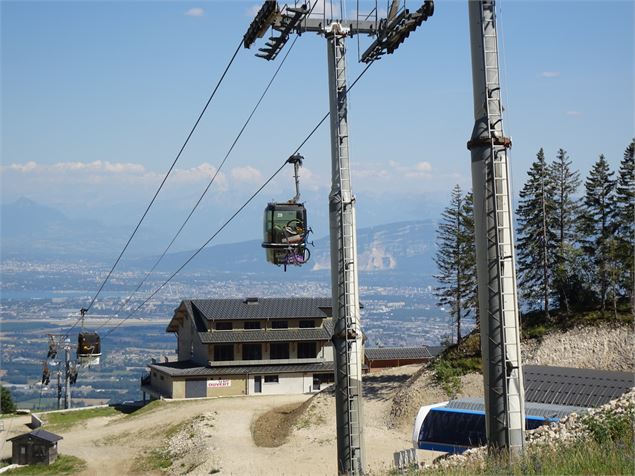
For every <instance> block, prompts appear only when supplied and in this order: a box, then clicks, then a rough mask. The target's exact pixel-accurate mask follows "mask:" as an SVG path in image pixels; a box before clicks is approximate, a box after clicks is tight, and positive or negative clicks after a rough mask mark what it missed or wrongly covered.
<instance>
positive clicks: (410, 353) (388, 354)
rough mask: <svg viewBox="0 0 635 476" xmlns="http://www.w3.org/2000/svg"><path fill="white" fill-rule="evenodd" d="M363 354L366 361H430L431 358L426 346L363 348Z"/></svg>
mask: <svg viewBox="0 0 635 476" xmlns="http://www.w3.org/2000/svg"><path fill="white" fill-rule="evenodd" d="M364 354H365V355H366V358H367V359H368V360H399V359H401V360H409V359H430V358H431V357H432V355H431V354H430V351H429V350H428V348H427V347H426V346H423V347H377V348H365V349H364Z"/></svg>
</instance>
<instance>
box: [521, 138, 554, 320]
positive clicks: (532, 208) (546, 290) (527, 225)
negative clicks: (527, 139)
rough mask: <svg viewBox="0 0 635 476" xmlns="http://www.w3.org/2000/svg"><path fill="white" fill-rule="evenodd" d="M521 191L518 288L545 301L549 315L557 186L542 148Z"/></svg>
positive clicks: (531, 298)
mask: <svg viewBox="0 0 635 476" xmlns="http://www.w3.org/2000/svg"><path fill="white" fill-rule="evenodd" d="M528 175H529V178H528V179H527V182H525V185H524V186H523V188H522V190H521V191H520V193H519V195H520V202H519V205H518V209H517V211H516V214H517V217H518V244H517V250H518V251H517V256H518V258H517V260H518V273H519V287H520V288H521V292H522V295H523V297H524V298H525V299H527V300H528V301H542V307H543V311H544V313H545V316H546V317H549V298H550V297H551V295H552V293H553V291H552V282H553V270H552V264H553V260H554V258H553V256H554V246H555V244H556V236H555V234H554V232H553V215H554V208H555V204H554V200H553V194H554V186H553V183H552V180H551V176H550V174H549V170H548V167H547V164H546V162H545V153H544V151H543V149H542V148H541V149H540V150H539V151H538V154H536V160H535V161H534V163H533V164H532V165H531V169H530V170H529V172H528Z"/></svg>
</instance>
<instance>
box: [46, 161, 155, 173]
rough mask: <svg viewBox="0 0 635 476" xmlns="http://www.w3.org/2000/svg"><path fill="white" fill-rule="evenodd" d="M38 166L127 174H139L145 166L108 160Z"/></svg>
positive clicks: (63, 169) (61, 169)
mask: <svg viewBox="0 0 635 476" xmlns="http://www.w3.org/2000/svg"><path fill="white" fill-rule="evenodd" d="M38 168H41V169H43V171H47V170H49V171H50V170H51V169H52V170H59V171H81V170H86V171H91V172H107V173H112V174H127V173H136V174H141V173H143V172H145V167H144V166H143V165H141V164H132V163H121V162H115V163H113V162H108V161H104V162H102V161H101V160H95V161H94V162H58V163H56V164H54V165H52V166H50V167H48V166H45V165H42V166H38Z"/></svg>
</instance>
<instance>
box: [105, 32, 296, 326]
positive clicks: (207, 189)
mask: <svg viewBox="0 0 635 476" xmlns="http://www.w3.org/2000/svg"><path fill="white" fill-rule="evenodd" d="M297 39H298V36H296V37H295V38H294V39H293V42H292V43H291V45H290V46H289V48H288V49H287V52H286V54H285V55H284V57H283V58H282V61H281V62H280V64H279V65H278V67H277V68H276V70H275V72H274V74H273V76H272V77H271V79H270V80H269V83H268V84H267V86H266V87H265V89H264V91H263V92H262V94H261V95H260V99H258V102H256V105H255V106H254V108H253V109H252V111H251V114H249V117H248V118H247V120H246V121H245V123H244V124H243V126H242V128H241V129H240V131H239V132H238V135H237V136H236V138H235V139H234V141H233V142H232V144H231V146H230V147H229V149H228V150H227V153H226V154H225V157H224V158H223V160H222V161H221V163H220V165H219V166H218V167H217V169H216V171H215V172H214V175H213V176H212V178H211V180H210V181H209V183H208V184H207V187H205V190H203V193H202V194H201V196H200V197H199V199H198V201H197V202H196V203H195V204H194V207H193V208H192V210H191V211H190V213H189V215H188V216H187V218H186V219H185V221H184V222H183V224H182V225H181V227H180V228H179V229H178V231H177V232H176V234H175V235H174V237H173V238H172V241H170V243H169V244H168V246H167V247H166V248H165V250H164V251H163V253H162V254H161V256H159V258H158V259H157V260H156V261H155V262H154V264H153V265H152V268H151V269H150V271H148V272H147V273H146V275H145V276H144V277H143V279H142V280H141V282H140V283H139V284H138V285H137V287H136V288H135V290H134V291H133V292H132V293H131V294H130V296H128V298H127V299H126V300H125V302H124V303H123V304H122V305H121V306H120V307H119V309H118V310H117V311H116V313H115V314H118V313H120V312H121V311H122V310H123V309H124V308H125V307H126V306H127V305H128V303H129V302H130V300H131V299H132V298H133V296H134V295H135V294H136V293H137V292H138V291H139V289H141V286H143V284H144V283H145V282H146V280H147V279H148V277H149V276H150V275H151V274H152V273H153V272H154V270H155V269H156V268H157V266H159V263H161V261H162V260H163V258H165V255H166V254H167V252H168V251H169V250H170V248H172V245H173V244H174V242H175V241H176V240H177V238H178V237H179V236H180V235H181V232H182V231H183V229H184V228H185V225H187V223H188V222H189V221H190V218H192V215H193V214H194V212H195V211H196V209H197V208H198V206H199V205H200V204H201V202H202V201H203V198H204V197H205V195H207V192H208V191H209V189H210V187H211V186H212V184H213V183H214V181H215V180H216V177H217V176H218V174H219V173H220V171H221V169H222V168H223V166H224V165H225V162H226V161H227V159H228V158H229V156H230V155H231V153H232V151H233V150H234V147H235V146H236V144H237V143H238V140H239V139H240V137H241V136H242V135H243V132H245V129H246V128H247V125H249V123H250V122H251V119H252V118H253V116H254V114H255V113H256V111H257V110H258V108H259V107H260V104H261V103H262V101H263V99H264V98H265V96H266V95H267V92H268V91H269V89H270V88H271V85H272V84H273V82H274V80H275V79H276V77H277V76H278V73H279V72H280V70H281V69H282V66H283V65H284V62H285V61H286V59H287V57H288V56H289V53H291V50H292V49H293V46H294V45H295V43H296V41H297ZM115 317H116V316H112V317H110V318H109V319H108V320H106V322H104V323H103V324H101V325H100V326H99V327H97V330H99V329H101V328H102V327H104V326H106V325H107V324H108V323H109V322H110V321H112V320H113V319H114V318H115Z"/></svg>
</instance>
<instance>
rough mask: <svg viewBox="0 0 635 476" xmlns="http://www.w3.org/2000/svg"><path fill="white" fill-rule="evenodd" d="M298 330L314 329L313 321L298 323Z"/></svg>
mask: <svg viewBox="0 0 635 476" xmlns="http://www.w3.org/2000/svg"><path fill="white" fill-rule="evenodd" d="M299 327H300V329H308V328H310V327H315V321H313V320H310V321H300V326H299Z"/></svg>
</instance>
